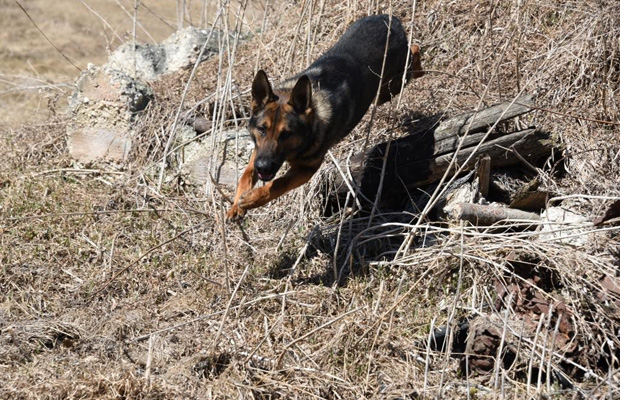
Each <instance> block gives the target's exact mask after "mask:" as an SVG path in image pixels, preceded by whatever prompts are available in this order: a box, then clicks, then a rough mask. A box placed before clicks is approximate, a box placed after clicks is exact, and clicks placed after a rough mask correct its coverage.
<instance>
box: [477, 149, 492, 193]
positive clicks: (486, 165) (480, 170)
mask: <svg viewBox="0 0 620 400" xmlns="http://www.w3.org/2000/svg"><path fill="white" fill-rule="evenodd" d="M476 177H477V178H478V193H479V194H480V196H482V197H483V198H485V199H487V198H488V197H489V183H490V182H491V157H489V155H488V154H483V155H481V156H480V157H479V158H478V166H477V167H476Z"/></svg>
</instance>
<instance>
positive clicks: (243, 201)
mask: <svg viewBox="0 0 620 400" xmlns="http://www.w3.org/2000/svg"><path fill="white" fill-rule="evenodd" d="M317 169H318V168H316V167H308V166H291V169H289V170H288V171H287V172H286V174H284V176H282V177H281V178H278V179H276V180H274V181H271V182H269V183H268V184H266V185H265V186H263V187H260V188H256V189H254V190H251V191H249V192H247V193H245V194H243V195H242V196H241V198H240V199H239V207H241V208H242V209H243V210H249V209H251V208H256V207H260V206H262V205H265V204H267V203H268V202H270V201H271V200H273V199H275V198H277V197H280V196H282V195H283V194H284V193H286V192H288V191H290V190H293V189H295V188H297V187H299V186H301V185H303V184H304V183H306V182H308V181H309V180H310V178H312V175H314V173H315V172H316V171H317Z"/></svg>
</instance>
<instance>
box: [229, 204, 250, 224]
mask: <svg viewBox="0 0 620 400" xmlns="http://www.w3.org/2000/svg"><path fill="white" fill-rule="evenodd" d="M244 215H245V210H244V209H242V208H240V207H239V205H238V204H233V205H232V207H230V210H228V212H227V213H226V220H227V221H239V220H241V219H242V218H243V216H244Z"/></svg>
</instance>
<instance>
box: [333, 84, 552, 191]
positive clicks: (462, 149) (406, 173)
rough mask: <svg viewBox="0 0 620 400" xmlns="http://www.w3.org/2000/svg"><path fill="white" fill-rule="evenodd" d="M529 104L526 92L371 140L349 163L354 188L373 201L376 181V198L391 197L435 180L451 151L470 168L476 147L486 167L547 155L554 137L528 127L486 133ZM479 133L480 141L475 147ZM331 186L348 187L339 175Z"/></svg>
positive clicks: (526, 109)
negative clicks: (373, 143)
mask: <svg viewBox="0 0 620 400" xmlns="http://www.w3.org/2000/svg"><path fill="white" fill-rule="evenodd" d="M532 105H533V99H532V96H523V97H521V98H519V99H517V101H515V102H506V103H502V104H498V105H495V106H492V107H489V108H487V109H485V110H481V111H478V112H470V113H467V114H463V115H459V116H456V117H453V118H450V119H448V120H446V121H443V122H441V123H440V124H439V125H437V126H436V127H435V128H434V129H424V130H414V131H413V132H411V133H410V134H409V135H407V136H405V137H402V138H399V139H396V140H392V141H391V142H389V143H388V142H385V143H381V144H379V145H377V146H375V147H374V148H372V149H371V150H370V151H369V152H368V154H367V155H366V157H363V155H361V154H360V155H359V156H358V157H354V158H353V159H352V160H351V165H350V167H349V168H350V170H351V176H352V177H353V180H354V181H355V183H356V185H358V186H359V188H360V194H361V195H362V196H360V198H361V200H362V201H363V200H364V199H366V200H369V201H374V200H375V198H376V196H377V193H378V191H379V189H380V186H381V200H382V202H391V201H390V200H392V198H394V197H397V198H402V196H403V195H406V194H408V193H411V192H412V190H414V189H416V188H421V187H423V186H426V185H428V184H431V183H434V182H437V181H439V180H440V179H441V177H442V176H443V175H444V173H445V172H446V170H447V169H448V168H451V160H452V158H453V156H454V155H455V153H456V167H457V168H458V167H461V166H462V167H463V169H462V172H467V171H470V170H471V169H472V168H474V166H475V164H476V160H477V156H478V155H480V154H482V153H486V154H488V155H489V156H490V157H491V168H497V167H505V166H510V165H515V164H519V163H522V162H523V161H522V160H523V159H525V160H528V162H531V163H534V164H535V163H536V162H537V161H538V160H539V159H541V158H546V157H548V156H549V155H550V154H551V151H552V148H553V147H554V141H553V139H552V138H551V137H550V136H549V135H548V134H546V133H543V132H539V131H537V130H536V129H534V128H531V129H525V130H520V131H516V132H508V133H506V132H501V131H500V130H499V129H494V130H493V131H491V132H490V134H489V135H488V136H487V131H488V129H489V128H490V127H492V126H493V125H495V124H496V122H497V121H498V120H499V121H500V122H503V121H505V120H507V119H510V118H513V117H516V116H518V115H522V114H524V113H527V112H529V111H532V109H533V108H532ZM497 125H500V124H497ZM485 136H487V138H486V141H485V142H484V143H482V145H480V146H479V147H478V148H477V149H476V146H478V144H480V142H481V141H482V140H483V139H484V137H485ZM386 153H387V159H385V160H384V158H385V157H384V156H385V154H386ZM472 153H475V154H473V156H472ZM470 156H471V157H470ZM468 159H469V161H467V160H468ZM384 164H385V171H384V176H383V179H382V171H383V166H384ZM452 167H454V166H452ZM334 187H336V188H337V197H338V198H339V199H341V200H342V199H344V198H345V197H346V194H347V191H348V190H349V189H348V188H347V185H346V184H344V182H342V180H341V177H336V178H335V182H334Z"/></svg>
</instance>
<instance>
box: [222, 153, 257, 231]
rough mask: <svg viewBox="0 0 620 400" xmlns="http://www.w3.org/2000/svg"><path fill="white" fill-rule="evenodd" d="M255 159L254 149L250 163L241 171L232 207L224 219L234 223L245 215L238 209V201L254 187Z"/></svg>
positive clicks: (241, 209) (243, 210)
mask: <svg viewBox="0 0 620 400" xmlns="http://www.w3.org/2000/svg"><path fill="white" fill-rule="evenodd" d="M255 158H256V149H255V150H254V151H252V155H251V156H250V161H249V162H248V166H247V167H246V168H245V171H243V174H242V175H241V178H239V183H238V184H237V193H236V194H235V201H234V202H233V205H232V206H231V207H230V210H228V213H226V218H227V219H229V220H232V221H236V220H238V219H240V218H243V215H244V214H245V209H243V208H240V207H239V199H240V198H241V196H242V195H243V194H244V193H245V192H247V191H249V190H251V189H252V188H253V187H254V185H256V180H257V177H256V173H255V172H254V159H255Z"/></svg>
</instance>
